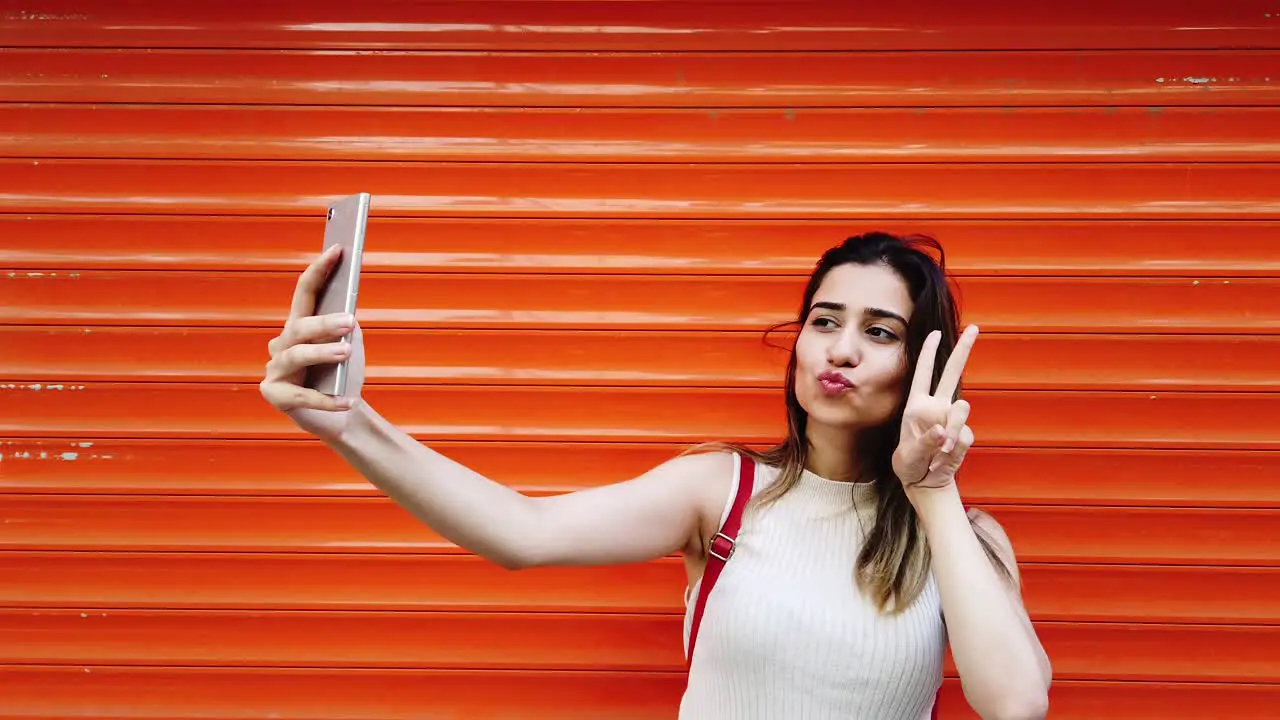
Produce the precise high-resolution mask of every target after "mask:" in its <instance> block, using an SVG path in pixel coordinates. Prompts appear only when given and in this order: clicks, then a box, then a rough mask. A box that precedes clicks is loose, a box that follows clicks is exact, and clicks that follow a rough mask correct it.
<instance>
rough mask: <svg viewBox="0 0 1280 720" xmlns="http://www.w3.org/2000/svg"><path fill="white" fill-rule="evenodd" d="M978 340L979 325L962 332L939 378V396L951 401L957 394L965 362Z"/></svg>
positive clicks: (967, 360) (971, 326)
mask: <svg viewBox="0 0 1280 720" xmlns="http://www.w3.org/2000/svg"><path fill="white" fill-rule="evenodd" d="M977 340H978V326H977V325H970V326H969V327H967V328H965V329H964V332H963V333H961V334H960V340H959V341H958V342H957V343H956V346H955V349H954V350H952V351H951V357H950V358H949V359H948V360H947V366H946V367H945V368H943V370H942V378H941V379H940V380H938V391H937V393H936V395H937V397H940V398H944V399H946V400H948V401H950V400H951V399H952V398H954V397H955V396H956V388H958V387H960V376H961V375H962V374H964V366H965V363H967V362H969V352H970V351H971V350H972V349H973V344H974V343H975V342H977Z"/></svg>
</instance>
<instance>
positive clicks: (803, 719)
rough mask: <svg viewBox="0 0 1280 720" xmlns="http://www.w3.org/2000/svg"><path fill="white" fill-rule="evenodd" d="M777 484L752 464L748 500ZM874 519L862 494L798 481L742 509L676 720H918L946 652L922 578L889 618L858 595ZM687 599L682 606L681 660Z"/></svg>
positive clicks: (769, 471)
mask: <svg viewBox="0 0 1280 720" xmlns="http://www.w3.org/2000/svg"><path fill="white" fill-rule="evenodd" d="M738 462H740V458H738V459H735V461H734V472H733V478H734V480H733V487H732V489H731V490H730V493H729V499H728V501H727V502H726V504H725V509H724V513H723V514H722V516H721V522H723V520H724V516H726V515H727V514H728V511H729V507H730V505H731V504H732V501H733V497H734V494H735V493H736V490H737V478H738ZM777 477H778V470H777V469H776V468H771V467H767V466H762V465H759V464H757V466H756V475H755V478H756V479H755V488H754V489H753V494H754V495H759V494H760V492H761V491H762V490H764V489H765V488H766V487H768V486H769V485H771V484H772V483H773V482H774V481H776V479H777ZM875 509H876V508H875V491H874V489H873V487H872V486H871V485H870V484H852V483H846V482H836V481H831V480H826V479H824V478H821V477H819V476H817V475H815V474H813V473H811V472H808V471H805V473H804V475H803V476H802V477H801V479H800V481H799V483H798V484H797V485H796V486H795V487H794V488H792V489H791V490H790V491H789V492H788V493H787V494H786V495H784V496H783V497H782V498H781V499H779V500H778V501H777V502H776V503H774V504H772V505H770V506H768V507H765V508H759V507H757V506H749V507H748V508H747V512H746V514H745V515H744V516H743V521H742V529H741V531H740V532H739V534H738V540H737V545H736V549H735V550H734V554H733V556H732V557H731V558H730V559H729V562H728V563H727V564H726V565H725V567H724V570H723V571H722V573H721V574H720V578H719V579H718V580H717V581H716V585H715V587H714V588H713V589H712V591H711V595H710V597H709V598H708V599H707V604H706V607H705V609H704V610H703V616H702V624H701V626H700V628H699V632H698V644H697V648H696V653H695V656H694V658H693V664H692V666H691V668H690V672H689V681H688V687H687V689H686V691H685V694H684V698H683V699H682V701H681V704H680V715H679V717H680V718H681V720H711V719H713V718H714V719H716V720H729V719H732V720H756V719H760V720H765V719H766V718H767V719H768V720H777V719H778V718H786V719H787V720H827V719H828V718H829V719H830V720H836V718H839V720H856V719H863V718H865V719H867V720H872V719H874V720H928V718H929V715H930V712H931V710H932V708H933V703H934V698H935V695H936V693H937V691H938V687H939V684H940V683H941V682H942V663H943V657H944V653H945V647H946V629H945V627H944V626H943V621H942V611H941V602H940V599H939V596H938V588H937V585H936V584H935V581H934V578H933V576H932V575H930V576H929V579H928V583H927V585H926V587H925V589H924V592H923V593H922V594H921V595H920V597H918V598H917V599H916V601H915V602H914V603H913V604H912V605H911V606H910V607H909V608H907V609H906V610H905V611H904V612H902V613H900V614H897V615H888V614H885V613H882V612H880V611H879V610H878V609H877V608H876V606H875V605H874V603H873V602H871V601H870V600H869V599H868V598H866V597H865V596H864V595H862V594H861V593H860V592H859V590H858V588H857V586H856V584H855V580H854V567H855V563H856V561H857V557H858V551H859V549H860V548H861V546H862V539H863V537H864V530H863V528H865V529H866V530H868V531H869V530H870V529H871V527H872V524H873V523H874V522H875ZM699 584H700V583H699ZM698 589H699V588H698V586H695V587H694V588H692V589H691V590H690V591H689V592H688V593H687V594H686V611H685V623H684V637H685V649H686V652H687V651H688V646H689V628H690V623H691V621H692V609H693V605H694V603H693V599H694V598H696V597H697V592H698Z"/></svg>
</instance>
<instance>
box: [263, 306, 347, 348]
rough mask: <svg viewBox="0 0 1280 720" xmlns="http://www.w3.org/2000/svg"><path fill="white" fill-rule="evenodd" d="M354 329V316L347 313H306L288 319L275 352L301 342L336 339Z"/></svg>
mask: <svg viewBox="0 0 1280 720" xmlns="http://www.w3.org/2000/svg"><path fill="white" fill-rule="evenodd" d="M353 329H355V318H353V317H351V315H349V314H347V313H332V314H329V315H308V316H307V317H300V318H295V319H293V320H290V321H289V322H288V323H287V324H286V325H285V329H284V332H283V333H281V342H280V343H279V346H278V347H277V348H276V352H277V353H279V352H282V351H284V350H287V349H288V348H290V347H292V346H294V345H301V344H303V343H317V342H324V341H326V340H337V339H338V338H342V337H346V336H347V335H348V334H350V333H351V331H352V330H353Z"/></svg>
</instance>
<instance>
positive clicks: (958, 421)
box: [942, 400, 969, 453]
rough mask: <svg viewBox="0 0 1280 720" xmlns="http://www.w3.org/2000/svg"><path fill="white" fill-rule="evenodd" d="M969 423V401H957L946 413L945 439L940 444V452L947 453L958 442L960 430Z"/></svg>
mask: <svg viewBox="0 0 1280 720" xmlns="http://www.w3.org/2000/svg"><path fill="white" fill-rule="evenodd" d="M968 421H969V401H968V400H958V401H956V402H955V403H954V404H953V405H952V406H951V409H950V410H948V411H947V439H946V442H944V443H943V444H942V452H944V453H949V452H951V450H952V448H954V447H955V446H956V442H957V441H959V440H960V430H961V429H962V428H964V427H965V423H966V422H968Z"/></svg>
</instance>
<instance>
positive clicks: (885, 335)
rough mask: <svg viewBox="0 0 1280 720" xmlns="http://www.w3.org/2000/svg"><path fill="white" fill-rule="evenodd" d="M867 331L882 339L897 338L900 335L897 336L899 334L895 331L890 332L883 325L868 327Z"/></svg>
mask: <svg viewBox="0 0 1280 720" xmlns="http://www.w3.org/2000/svg"><path fill="white" fill-rule="evenodd" d="M867 332H868V333H870V334H871V335H872V336H873V337H878V338H882V339H884V340H897V339H898V336H897V335H894V334H893V333H891V332H889V331H888V330H886V329H884V328H882V327H873V328H868V329H867Z"/></svg>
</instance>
